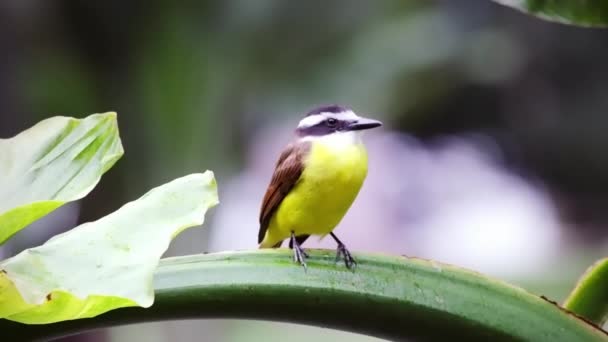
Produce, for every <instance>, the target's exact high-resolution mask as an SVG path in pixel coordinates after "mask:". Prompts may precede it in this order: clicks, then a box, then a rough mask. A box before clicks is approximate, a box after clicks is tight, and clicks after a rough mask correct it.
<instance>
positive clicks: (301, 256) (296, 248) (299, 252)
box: [290, 232, 308, 269]
mask: <svg viewBox="0 0 608 342" xmlns="http://www.w3.org/2000/svg"><path fill="white" fill-rule="evenodd" d="M290 245H292V246H293V261H295V262H297V263H300V265H302V266H304V269H306V258H307V257H308V254H306V252H304V250H303V249H302V247H301V246H300V244H299V243H298V241H297V240H296V234H295V233H294V232H291V243H290Z"/></svg>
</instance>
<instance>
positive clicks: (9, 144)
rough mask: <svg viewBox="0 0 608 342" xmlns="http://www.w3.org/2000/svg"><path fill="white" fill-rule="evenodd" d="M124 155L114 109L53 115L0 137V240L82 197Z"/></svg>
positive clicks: (2, 241) (2, 240)
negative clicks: (77, 116) (74, 115)
mask: <svg viewBox="0 0 608 342" xmlns="http://www.w3.org/2000/svg"><path fill="white" fill-rule="evenodd" d="M122 155H123V148H122V144H121V142H120V137H119V134H118V125H117V123H116V113H114V112H109V113H104V114H93V115H90V116H88V117H86V118H84V119H74V118H69V117H53V118H50V119H46V120H43V121H41V122H39V123H38V124H36V125H35V126H33V127H31V128H29V129H27V130H25V131H23V132H21V133H20V134H18V135H17V136H15V137H13V138H10V139H0V244H2V243H4V242H5V241H6V240H7V239H8V238H10V237H11V236H12V235H13V234H15V233H16V232H18V231H19V230H21V229H23V228H24V227H26V226H27V225H29V224H30V223H32V222H34V221H35V220H37V219H39V218H41V217H42V216H44V215H46V214H48V213H50V212H51V211H53V210H55V209H57V208H58V207H60V206H61V205H63V204H64V203H66V202H69V201H75V200H78V199H80V198H82V197H84V196H85V195H86V194H88V193H89V192H90V191H91V190H92V189H93V188H94V187H95V185H96V184H97V183H98V182H99V179H100V178H101V175H102V174H103V173H104V172H106V171H107V170H108V169H109V168H110V167H112V165H114V163H115V162H116V161H117V160H118V159H119V158H120V157H121V156H122Z"/></svg>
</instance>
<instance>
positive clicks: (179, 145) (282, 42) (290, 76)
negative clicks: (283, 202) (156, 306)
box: [0, 0, 608, 342]
mask: <svg viewBox="0 0 608 342" xmlns="http://www.w3.org/2000/svg"><path fill="white" fill-rule="evenodd" d="M0 23H1V24H0V25H1V28H2V29H1V30H0V46H1V48H2V58H1V59H0V136H2V137H3V138H8V137H11V136H13V135H15V134H17V133H18V132H19V131H21V130H24V129H26V128H28V127H30V126H32V125H33V124H35V123H36V122H38V121H40V120H42V119H44V118H47V117H50V116H54V115H67V116H75V117H84V116H86V115H88V114H91V113H95V112H105V111H116V112H118V120H119V127H120V130H121V136H122V139H123V144H124V147H125V152H126V153H125V156H124V157H123V158H122V159H121V160H120V161H119V162H118V163H117V164H116V166H115V167H114V168H113V169H112V170H110V172H108V173H107V174H106V175H105V176H104V177H103V179H102V181H101V183H100V184H99V186H98V187H97V188H96V189H95V190H94V191H93V192H92V193H91V194H90V195H89V196H88V197H86V198H85V199H84V200H82V201H80V202H78V203H74V204H70V205H67V206H65V207H63V208H61V209H60V210H58V211H56V212H54V213H53V214H51V215H49V216H48V217H46V218H44V219H43V220H41V221H39V222H36V223H35V224H34V225H33V226H32V227H30V228H28V229H25V230H24V231H22V232H21V233H20V234H18V235H17V236H15V238H14V239H13V240H11V241H10V243H9V244H7V245H6V246H3V247H2V249H0V256H2V257H8V256H10V255H13V254H16V253H17V252H18V251H20V250H22V249H24V248H27V247H30V246H34V245H37V244H40V243H43V242H44V241H45V240H46V239H48V238H49V237H50V236H52V235H54V234H57V233H59V232H62V231H65V230H66V229H69V228H71V227H73V226H75V225H76V224H79V223H81V222H86V221H91V220H95V219H97V218H99V217H101V216H103V215H106V214H108V213H110V212H112V211H114V210H116V209H117V208H119V207H120V206H121V205H122V204H123V203H125V202H127V201H130V200H133V199H135V198H137V197H139V196H140V195H141V194H143V193H144V192H145V191H147V190H148V189H150V188H152V187H154V186H157V185H160V184H162V183H165V182H167V181H169V180H171V179H173V178H177V177H180V176H183V175H186V174H188V173H192V172H201V171H204V170H206V169H211V170H213V171H214V172H215V174H216V178H217V180H218V185H219V194H220V202H221V204H220V205H219V206H218V207H217V208H215V209H213V210H212V212H211V213H210V215H209V216H208V220H207V223H206V224H205V225H204V227H203V229H191V230H188V231H186V232H184V233H183V234H181V235H180V236H179V237H178V238H177V239H176V240H174V242H173V244H172V245H171V248H170V250H169V252H168V253H167V255H168V256H169V255H180V254H188V253H199V252H202V251H217V250H228V249H245V248H255V246H256V236H257V228H258V227H257V214H258V209H259V205H260V201H261V198H262V196H263V192H264V190H265V187H266V186H267V184H268V181H269V179H270V175H271V172H272V168H273V164H274V162H275V160H276V158H277V155H278V153H279V151H280V149H281V148H282V147H283V146H284V145H285V143H287V142H288V140H289V138H290V134H291V132H292V130H293V128H295V126H296V124H297V121H298V120H299V119H300V117H301V116H302V115H303V113H305V112H306V111H308V110H309V109H311V108H312V107H315V106H317V105H320V104H327V103H339V104H344V105H348V106H351V107H352V108H354V110H355V111H356V112H359V113H361V114H364V115H366V116H371V117H374V118H377V119H380V120H382V121H384V123H385V126H384V127H383V128H382V129H380V130H377V131H375V132H370V133H369V134H368V136H367V137H366V142H367V145H368V149H369V153H370V171H369V176H368V180H367V182H366V184H365V185H364V188H363V189H362V191H361V194H360V196H359V198H358V199H357V201H356V202H355V204H354V205H353V208H352V210H351V211H350V212H349V213H348V214H347V216H346V217H345V219H344V221H343V222H342V223H341V225H340V226H339V227H338V229H337V232H338V233H339V235H340V237H341V238H342V240H343V241H344V242H345V243H346V244H347V246H349V247H350V248H351V249H352V250H355V251H370V252H383V253H396V254H397V253H398V254H407V255H416V256H421V257H428V258H434V259H437V260H441V261H444V262H449V263H454V264H458V265H462V266H465V267H469V268H472V269H476V270H478V271H480V272H484V273H488V274H490V275H493V276H496V277H499V278H501V279H504V280H508V281H510V282H513V283H516V284H518V285H521V286H523V287H525V288H527V289H529V290H531V291H533V292H535V293H538V294H545V295H548V296H549V297H551V298H553V299H556V300H561V299H563V298H564V296H565V294H566V293H567V291H568V290H569V289H570V288H571V287H572V286H573V283H574V282H575V280H576V279H577V277H578V276H579V275H580V274H581V273H582V272H583V271H584V269H585V268H586V267H587V265H589V264H591V263H592V262H593V261H594V260H595V259H596V258H599V257H601V256H603V255H606V254H608V253H606V252H607V251H608V244H607V243H608V234H607V233H606V230H605V226H606V223H607V222H608V211H606V204H607V200H608V154H607V153H605V150H606V146H608V134H606V132H605V130H606V129H608V115H607V114H608V113H607V112H606V109H607V108H608V96H606V91H607V89H608V78H606V75H608V64H607V63H606V61H607V60H608V44H606V43H607V42H608V31H606V30H599V29H583V28H576V27H572V26H565V25H561V24H555V23H550V22H546V21H541V20H539V19H537V18H534V17H530V16H526V15H524V14H522V13H520V12H517V11H514V10H512V9H509V8H506V7H502V6H500V5H497V4H495V3H493V2H490V1H485V0H477V1H473V0H460V1H450V0H445V1H399V0H382V1H371V0H369V1H364V0H360V1H357V0H331V1H319V0H314V1H300V2H295V1H291V2H287V1H279V0H256V1H250V0H231V1H185V2H171V1H128V2H127V1H125V2H119V1H104V2H91V1H89V2H85V1H65V0H56V1H43V0H26V1H24V0H9V1H3V2H1V3H0ZM305 246H322V247H328V248H334V246H333V244H332V243H331V241H321V242H319V241H313V240H312V239H311V241H310V242H307V244H306V245H305ZM364 309H365V308H362V310H364ZM286 337H288V338H289V340H290V341H309V340H311V339H315V340H316V341H336V340H348V341H372V340H374V339H372V338H369V337H365V336H357V335H350V334H347V333H344V332H338V331H333V330H326V329H320V328H312V327H305V326H298V325H288V324H280V323H270V322H254V321H238V320H208V321H207V320H205V321H187V322H163V323H150V324H145V325H135V326H128V327H119V328H114V329H108V330H103V331H97V332H93V333H89V334H84V335H81V336H74V337H70V338H66V339H64V341H111V342H122V341H133V340H145V341H159V342H161V341H194V340H196V341H275V340H276V341H284V340H285V338H286Z"/></svg>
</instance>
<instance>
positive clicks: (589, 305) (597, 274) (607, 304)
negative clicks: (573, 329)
mask: <svg viewBox="0 0 608 342" xmlns="http://www.w3.org/2000/svg"><path fill="white" fill-rule="evenodd" d="M564 307H565V308H567V309H568V310H570V311H573V312H575V313H577V314H578V315H581V316H582V317H585V318H586V319H588V320H590V321H591V322H593V323H595V324H597V325H600V326H601V325H603V324H604V323H606V320H607V319H608V258H606V259H602V260H599V261H598V262H596V263H595V264H593V265H592V266H591V267H589V269H587V271H586V272H585V274H583V276H582V277H581V279H580V280H579V282H578V284H577V285H576V287H575V288H574V289H573V290H572V292H571V293H570V295H569V296H568V298H567V299H566V301H565V302H564Z"/></svg>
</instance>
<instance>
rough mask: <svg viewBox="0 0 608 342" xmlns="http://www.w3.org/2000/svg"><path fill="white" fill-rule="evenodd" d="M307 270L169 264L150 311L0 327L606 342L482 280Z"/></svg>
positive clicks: (442, 270)
mask: <svg viewBox="0 0 608 342" xmlns="http://www.w3.org/2000/svg"><path fill="white" fill-rule="evenodd" d="M308 252H309V254H310V255H311V258H310V259H309V260H308V270H307V271H305V270H304V269H303V268H302V267H301V266H298V265H296V264H294V263H293V262H292V259H291V252H290V251H286V250H257V251H247V252H226V253H218V254H207V255H193V256H187V257H178V258H168V259H164V260H163V261H162V262H161V265H160V266H159V268H158V271H157V273H156V277H155V287H156V299H155V304H154V305H153V306H152V307H150V308H148V309H144V308H124V309H118V310H114V311H111V312H108V313H106V314H103V315H100V316H98V317H94V318H90V319H80V320H74V321H67V322H60V323H53V324H49V325H35V326H31V325H30V326H27V325H23V324H18V323H14V322H9V321H6V320H0V331H2V332H3V333H2V334H3V335H4V336H12V337H13V340H15V341H16V340H19V341H25V340H33V339H45V340H48V339H50V338H56V337H59V336H65V335H69V334H75V333H80V332H83V331H87V330H90V329H94V328H102V327H110V326H117V325H124V324H131V323H140V322H151V321H161V320H176V319H194V318H243V319H262V320H273V321H283V322H296V323H304V324H311V325H315V326H322V327H329V328H335V329H343V330H347V331H351V332H358V333H362V334H369V335H373V336H377V337H381V338H387V339H391V340H403V339H406V338H418V339H421V340H438V341H442V340H446V339H454V338H462V339H465V340H467V341H489V340H492V341H512V340H528V341H604V342H606V341H608V336H607V335H606V334H605V333H604V332H603V331H602V330H600V329H598V328H596V327H594V326H592V325H590V324H587V323H585V322H584V321H583V320H581V319H579V318H577V317H575V316H574V315H572V314H569V313H568V312H566V311H564V310H562V309H560V308H558V307H557V306H555V305H554V304H551V303H549V302H547V301H545V300H543V299H541V298H539V297H537V296H534V295H532V294H530V293H528V292H525V291H524V290H522V289H519V288H516V287H513V286H510V285H508V284H505V283H502V282H499V281H496V280H492V279H489V278H487V277H484V276H482V275H480V274H477V273H474V272H470V271H466V270H463V269H459V268H456V267H453V266H449V265H444V264H439V263H436V262H433V261H426V260H421V259H414V258H406V257H390V256H381V255H369V254H365V255H364V254H357V255H355V258H356V259H357V262H358V267H357V269H356V270H355V271H354V272H353V271H349V270H347V269H346V268H345V267H344V265H342V264H340V265H335V264H334V262H333V260H334V252H333V251H323V250H314V251H310V250H309V251H308Z"/></svg>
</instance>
